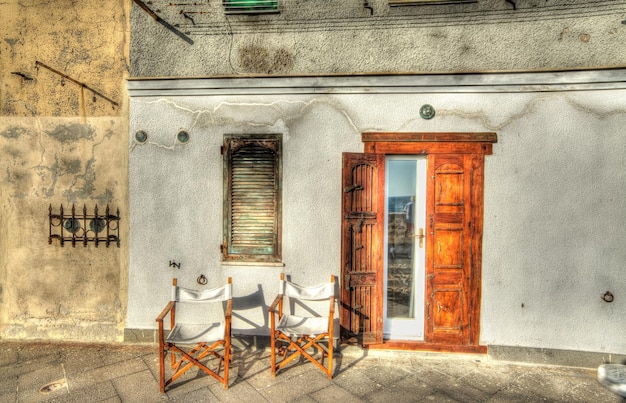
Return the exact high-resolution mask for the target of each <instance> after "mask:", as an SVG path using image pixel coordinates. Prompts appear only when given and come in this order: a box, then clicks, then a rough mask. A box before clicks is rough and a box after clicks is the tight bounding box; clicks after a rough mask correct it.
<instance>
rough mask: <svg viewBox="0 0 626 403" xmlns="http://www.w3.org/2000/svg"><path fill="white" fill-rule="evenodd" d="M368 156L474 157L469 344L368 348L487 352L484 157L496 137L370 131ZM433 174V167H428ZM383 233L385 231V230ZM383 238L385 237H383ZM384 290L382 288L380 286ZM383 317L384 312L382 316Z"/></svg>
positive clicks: (396, 344) (392, 344)
mask: <svg viewBox="0 0 626 403" xmlns="http://www.w3.org/2000/svg"><path fill="white" fill-rule="evenodd" d="M361 139H362V142H363V144H364V153H366V154H370V153H371V154H384V155H398V154H404V155H431V154H472V155H473V158H472V173H471V182H472V183H471V195H470V203H471V213H470V218H469V220H470V222H471V230H472V235H471V236H472V241H471V245H472V247H471V250H470V251H469V252H470V254H471V259H470V261H471V279H470V283H471V286H470V290H469V296H468V298H469V300H470V301H472V303H471V307H470V309H469V325H470V329H469V333H468V342H467V343H466V344H444V343H432V342H421V341H402V340H389V341H385V342H383V343H380V344H373V345H370V346H368V347H369V348H379V349H406V350H430V351H441V352H444V351H445V352H465V353H486V352H487V347H486V346H480V345H479V342H480V303H481V288H482V286H481V281H482V280H481V279H482V274H481V273H482V234H483V206H484V156H485V155H491V154H492V144H493V143H496V142H497V134H496V133H492V132H477V133H460V132H455V133H421V132H403V133H393V132H367V133H362V135H361ZM427 169H428V170H429V172H430V167H428V168H427ZM383 230H384V229H383ZM381 236H382V235H381ZM381 239H382V238H381ZM381 287H382V286H381ZM382 314H384V313H382Z"/></svg>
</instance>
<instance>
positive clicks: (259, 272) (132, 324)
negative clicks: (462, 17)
mask: <svg viewBox="0 0 626 403" xmlns="http://www.w3.org/2000/svg"><path fill="white" fill-rule="evenodd" d="M577 74H579V73H569V74H568V73H561V74H536V75H533V74H529V75H523V76H520V75H479V76H458V75H454V76H436V77H428V76H411V77H398V76H396V77H370V78H368V77H351V78H345V79H341V78H336V77H335V78H326V79H324V78H320V79H313V78H310V79H301V80H300V81H299V82H300V84H301V85H296V82H294V81H293V80H297V79H258V80H252V79H239V80H237V79H223V80H221V81H220V80H175V81H165V80H164V81H158V80H153V81H131V82H130V83H129V90H130V91H129V92H130V95H131V108H130V127H131V129H130V133H131V136H130V137H131V143H130V144H129V147H130V206H131V224H130V228H131V238H130V269H129V271H130V273H129V302H128V318H127V324H126V327H127V328H129V329H154V328H155V322H154V318H155V317H156V315H157V314H158V312H159V311H160V309H161V308H162V307H163V306H164V305H165V303H166V301H167V299H168V295H169V294H168V288H167V285H168V284H169V282H170V279H171V277H172V276H173V275H175V276H177V277H178V278H179V279H180V281H181V282H182V284H183V285H189V286H193V285H195V279H196V278H197V277H198V276H199V275H200V274H204V275H206V276H207V277H209V279H210V285H215V284H218V283H221V282H222V281H224V280H225V278H226V277H228V276H232V277H233V283H234V286H233V288H234V294H235V296H243V295H247V294H251V293H253V292H254V291H256V290H258V289H259V287H260V288H261V289H262V290H263V291H264V294H265V299H266V303H267V304H269V303H270V302H271V300H272V299H273V297H274V295H275V293H276V289H277V279H278V275H279V273H280V272H281V271H284V272H285V273H288V274H291V275H292V277H293V279H294V280H295V281H296V282H302V281H305V279H313V281H316V282H322V281H325V280H326V279H327V278H328V276H329V275H331V274H334V275H339V272H340V225H341V217H340V208H341V153H342V152H345V151H362V149H363V146H362V143H361V138H360V135H361V133H362V132H364V131H390V132H394V131H398V132H400V131H401V132H411V131H414V132H447V131H453V132H484V131H494V132H496V133H497V134H498V143H496V144H495V145H494V147H493V151H494V152H493V155H491V156H487V157H486V169H485V222H484V243H483V268H482V270H483V271H482V284H483V289H482V293H483V301H482V311H481V344H489V345H508V346H527V347H540V348H558V349H573V350H581V351H597V352H613V353H626V338H624V337H623V335H624V334H626V320H624V317H625V315H624V314H625V313H626V298H624V295H626V277H624V276H623V275H622V274H621V273H622V270H623V269H622V266H623V264H624V262H626V249H625V248H624V247H623V239H626V227H625V226H624V222H625V221H626V208H625V207H626V202H625V201H624V200H626V188H625V187H624V183H625V181H626V157H625V155H626V154H625V151H626V136H625V135H624V129H623V128H624V127H626V89H625V88H624V87H625V86H624V85H623V82H624V81H625V80H624V78H625V77H626V72H625V71H623V70H619V71H612V72H602V71H600V72H597V74H595V75H593V77H592V79H589V78H588V77H587V76H585V77H581V76H580V75H577ZM399 83H404V84H399ZM433 83H434V84H433ZM459 83H463V84H464V85H465V86H462V87H461V86H458V84H459ZM557 83H559V85H553V84H557ZM228 94H232V95H228ZM423 104H431V105H432V106H433V107H434V108H435V109H436V116H435V118H434V119H432V120H424V119H421V118H420V117H419V112H418V111H419V108H420V106H422V105H423ZM140 129H142V130H145V131H146V132H147V133H148V136H149V137H148V141H147V142H146V143H145V144H135V143H134V142H133V140H132V138H133V134H134V133H135V131H136V130H140ZM181 129H184V130H187V131H188V132H189V134H190V141H189V142H188V143H187V144H185V145H181V144H177V142H176V134H177V132H178V131H179V130H181ZM226 133H283V136H284V137H283V138H284V144H283V147H284V148H283V172H284V183H283V262H284V265H285V266H284V267H276V266H274V267H260V266H234V265H225V264H222V263H221V261H220V258H221V255H220V250H219V245H220V243H221V241H222V218H223V217H222V191H223V189H222V182H223V179H222V163H221V156H220V146H221V144H222V141H223V135H224V134H226ZM170 260H175V261H176V262H179V261H180V262H181V263H182V266H181V269H174V268H170V267H168V262H169V261H170ZM606 291H610V292H612V293H613V295H614V296H615V301H614V302H612V303H607V302H604V301H603V300H602V299H601V297H602V295H603V294H604V293H605V292H606ZM247 319H249V320H251V321H252V322H253V323H255V325H254V326H252V327H258V329H256V330H257V331H259V334H266V333H267V329H266V328H265V323H266V319H265V317H264V315H263V314H262V313H261V311H260V310H257V311H256V312H254V313H251V314H249V315H248V316H247Z"/></svg>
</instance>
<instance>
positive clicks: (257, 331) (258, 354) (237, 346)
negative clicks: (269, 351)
mask: <svg viewBox="0 0 626 403" xmlns="http://www.w3.org/2000/svg"><path fill="white" fill-rule="evenodd" d="M267 308H268V306H267V304H266V303H265V296H264V294H263V287H262V286H261V284H257V290H256V291H254V292H253V293H250V294H248V295H244V296H240V297H233V321H232V329H231V334H232V338H233V341H235V343H233V344H234V345H233V355H232V366H233V369H234V368H237V376H236V377H234V378H233V379H232V380H231V382H230V385H231V386H232V385H235V384H237V383H238V382H239V381H241V380H242V379H245V378H246V377H247V376H250V375H255V374H248V372H249V371H250V370H251V369H252V367H253V366H254V364H255V363H257V362H258V361H259V360H261V359H263V358H264V357H263V355H264V354H265V353H266V351H265V350H266V348H267V346H266V343H264V342H263V341H262V340H263V339H265V338H266V337H264V336H259V335H263V334H266V333H267V329H268V328H269V326H268V318H267ZM250 317H254V318H257V317H262V318H263V323H257V322H254V321H253V320H251V319H249V318H250ZM263 370H265V368H264V369H263ZM267 370H269V368H267Z"/></svg>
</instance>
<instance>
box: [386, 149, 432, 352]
mask: <svg viewBox="0 0 626 403" xmlns="http://www.w3.org/2000/svg"><path fill="white" fill-rule="evenodd" d="M425 184H426V159H425V158H424V157H421V156H388V157H387V164H386V170H385V197H386V207H385V214H386V216H385V242H386V255H385V281H386V283H385V299H384V309H385V326H384V332H383V333H384V337H386V338H387V339H403V340H422V339H423V336H424V286H425V284H424V261H425V260H424V259H425V234H424V230H425V226H424V220H425V209H426V201H425V195H426V185H425Z"/></svg>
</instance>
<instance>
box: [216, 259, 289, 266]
mask: <svg viewBox="0 0 626 403" xmlns="http://www.w3.org/2000/svg"><path fill="white" fill-rule="evenodd" d="M222 266H266V267H285V263H283V262H242V261H237V260H222Z"/></svg>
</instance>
